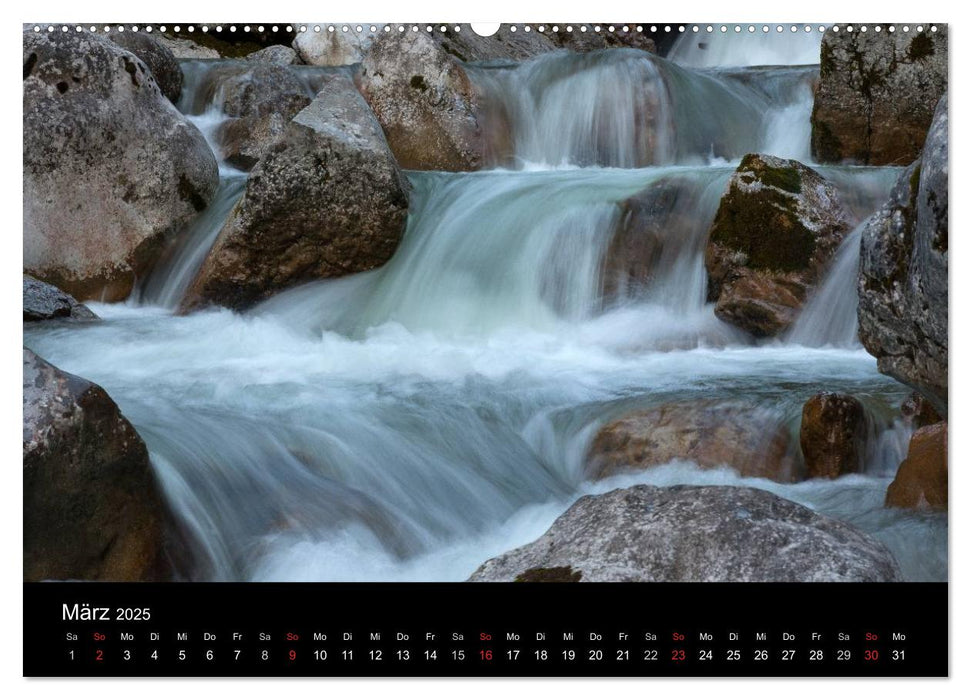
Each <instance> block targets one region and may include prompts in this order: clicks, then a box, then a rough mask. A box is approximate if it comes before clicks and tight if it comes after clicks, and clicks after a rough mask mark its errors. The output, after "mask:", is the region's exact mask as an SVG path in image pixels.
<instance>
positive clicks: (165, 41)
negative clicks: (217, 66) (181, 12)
mask: <svg viewBox="0 0 971 700" xmlns="http://www.w3.org/2000/svg"><path fill="white" fill-rule="evenodd" d="M158 40H159V42H160V43H161V44H162V45H163V46H165V48H167V49H168V50H169V51H171V52H172V55H173V56H175V57H176V58H177V59H179V58H222V54H220V53H219V52H218V51H216V49H214V48H211V47H209V46H202V45H201V44H198V43H196V42H195V41H193V40H192V39H188V38H186V37H184V36H182V37H172V36H166V35H164V34H159V35H158Z"/></svg>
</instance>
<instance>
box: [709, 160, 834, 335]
mask: <svg viewBox="0 0 971 700" xmlns="http://www.w3.org/2000/svg"><path fill="white" fill-rule="evenodd" d="M850 228H851V220H850V216H849V214H848V213H847V212H846V210H845V209H844V208H843V205H842V203H841V202H840V198H839V194H838V192H837V191H836V188H835V187H834V186H833V185H832V183H830V182H828V181H827V180H826V179H824V178H823V177H822V176H820V175H819V174H818V173H817V172H816V171H815V170H812V169H811V168H808V167H806V166H805V165H803V164H802V163H799V162H798V161H795V160H787V159H784V158H776V157H774V156H769V155H762V154H749V155H747V156H745V157H744V158H743V159H742V162H741V163H740V164H739V166H738V168H737V169H736V171H735V173H734V174H733V175H732V177H731V179H730V180H729V183H728V189H727V191H726V193H725V195H724V196H723V197H722V200H721V203H720V205H719V207H718V211H717V213H716V214H715V220H714V223H713V224H712V227H711V230H710V232H709V235H708V245H707V248H706V250H705V267H706V268H707V271H708V299H709V301H711V302H714V304H715V314H716V315H717V316H718V317H719V318H720V319H722V320H723V321H725V322H727V323H730V324H732V325H734V326H737V327H738V328H741V329H742V330H745V331H747V332H749V333H751V334H752V335H754V336H756V337H767V336H775V335H778V334H780V333H782V332H783V331H785V330H786V329H787V328H789V326H790V325H791V324H792V323H793V321H795V319H796V317H797V316H798V314H799V311H800V309H801V308H802V305H803V304H804V303H805V301H806V299H807V298H808V296H809V293H810V292H811V290H812V289H813V287H814V286H815V285H816V284H817V283H818V282H819V280H820V278H821V276H822V273H823V272H824V270H825V268H826V266H827V264H828V263H829V261H830V260H831V258H832V256H833V254H834V253H835V252H836V249H837V248H838V247H839V244H840V242H841V241H842V240H843V238H844V236H845V235H846V234H847V233H848V232H849V230H850Z"/></svg>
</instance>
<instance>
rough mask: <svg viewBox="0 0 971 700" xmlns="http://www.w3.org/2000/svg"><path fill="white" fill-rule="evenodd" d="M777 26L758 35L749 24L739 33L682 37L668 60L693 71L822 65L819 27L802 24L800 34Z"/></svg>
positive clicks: (730, 28) (760, 28) (695, 33)
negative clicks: (734, 67)
mask: <svg viewBox="0 0 971 700" xmlns="http://www.w3.org/2000/svg"><path fill="white" fill-rule="evenodd" d="M776 27H777V25H772V26H771V27H769V30H770V31H768V32H764V31H762V26H761V25H760V26H757V27H756V28H755V29H756V31H754V32H749V31H748V25H745V26H743V27H742V31H740V32H735V31H734V28H735V27H734V25H732V26H730V27H729V28H728V31H727V32H721V31H719V29H720V26H718V27H715V31H714V32H712V33H708V32H705V31H703V30H702V31H699V32H685V33H684V34H682V35H681V36H680V37H678V39H677V41H676V42H675V44H674V46H673V47H672V48H671V51H670V52H668V58H669V59H670V60H672V61H674V62H675V63H677V64H679V65H682V66H686V67H690V68H715V67H720V66H797V65H810V64H816V63H819V49H820V45H821V44H822V40H823V33H822V32H820V31H819V27H818V26H817V25H813V26H812V31H809V32H806V31H804V30H805V26H803V25H799V26H798V31H790V29H791V25H786V26H785V27H784V31H781V32H779V31H776Z"/></svg>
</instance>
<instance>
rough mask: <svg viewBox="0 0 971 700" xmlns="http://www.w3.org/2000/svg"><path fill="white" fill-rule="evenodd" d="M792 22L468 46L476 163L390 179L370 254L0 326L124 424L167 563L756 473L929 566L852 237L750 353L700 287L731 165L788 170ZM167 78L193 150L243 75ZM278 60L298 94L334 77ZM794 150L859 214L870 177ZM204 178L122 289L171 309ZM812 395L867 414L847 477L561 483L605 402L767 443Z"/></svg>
mask: <svg viewBox="0 0 971 700" xmlns="http://www.w3.org/2000/svg"><path fill="white" fill-rule="evenodd" d="M729 39H730V40H731V41H729ZM736 40H737V41H736ZM702 41H703V42H704V43H705V44H706V45H705V46H701V45H700V44H699V42H702ZM818 41H819V38H818V36H815V35H807V36H804V35H803V34H802V33H799V34H798V35H795V36H793V35H790V34H789V33H788V32H787V33H786V34H785V35H784V36H781V37H777V36H776V35H775V34H774V33H772V34H770V35H769V36H762V35H761V34H759V35H756V36H751V37H749V36H747V35H746V36H744V37H740V36H731V37H727V36H721V35H714V36H702V35H685V36H684V37H682V38H681V39H680V40H679V41H678V44H677V45H676V46H675V47H674V49H673V51H672V54H671V58H672V59H673V60H665V59H663V58H659V57H657V56H652V55H649V54H646V53H643V52H639V51H635V50H629V49H612V50H607V51H599V52H593V53H589V54H585V55H576V54H570V53H567V52H558V53H554V54H548V55H544V56H539V57H537V58H534V59H532V60H529V61H525V62H523V63H520V64H510V63H495V64H487V63H482V64H469V65H468V66H467V68H468V72H469V75H470V79H471V81H472V83H473V85H474V87H475V90H476V94H477V98H478V99H477V107H478V108H479V109H480V115H479V116H480V123H481V125H482V128H483V138H484V140H485V142H486V145H487V162H488V164H489V169H486V170H483V171H481V172H472V173H443V172H408V173H406V175H407V177H408V179H409V181H410V183H411V185H412V193H411V199H410V205H409V214H408V220H407V224H406V230H405V232H404V236H403V239H402V241H401V243H400V245H399V247H398V249H397V251H396V252H395V254H394V256H393V258H392V259H391V260H390V261H389V262H388V263H386V264H385V265H384V266H382V267H380V268H378V269H375V270H372V271H369V272H365V273H361V274H356V275H350V276H347V277H343V278H340V279H333V280H324V281H319V282H313V283H309V284H306V285H303V286H300V287H297V288H295V289H291V290H288V291H285V292H283V293H280V294H277V295H275V296H273V297H272V298H270V299H268V300H267V301H265V302H263V303H262V304H260V305H259V306H257V307H256V308H254V309H252V310H250V311H248V312H246V313H233V312H230V311H228V310H224V309H215V308H210V309H205V310H200V311H195V312H193V313H190V314H186V315H178V314H171V313H163V312H161V311H159V310H158V309H151V308H144V307H140V306H138V305H135V304H130V305H105V304H93V305H92V306H93V307H94V309H95V311H96V312H97V313H98V314H99V316H101V317H102V319H103V321H102V322H100V323H95V324H81V325H76V326H75V327H72V328H70V329H66V328H65V326H64V324H27V325H25V328H24V335H25V344H26V345H28V346H29V347H31V348H32V349H34V350H35V351H37V352H38V353H39V354H41V355H42V356H44V357H45V358H46V359H48V360H50V361H51V362H53V363H55V364H56V365H58V366H59V367H62V368H63V369H65V370H66V371H69V372H73V373H76V374H79V375H81V376H84V377H86V378H89V379H91V380H92V381H96V382H98V383H99V384H100V385H102V386H103V387H105V389H106V390H107V391H108V392H109V393H110V394H111V396H112V398H113V399H114V400H115V401H116V402H117V403H118V405H119V406H120V408H121V409H122V411H123V412H124V414H125V416H126V417H127V418H128V419H129V420H130V421H131V422H132V424H133V425H134V426H135V427H136V428H137V430H138V432H139V434H140V435H141V436H142V437H143V438H144V440H145V442H146V444H147V446H148V448H149V451H150V454H151V459H152V463H153V465H154V468H155V472H156V475H157V477H158V480H159V483H160V484H161V487H162V489H163V491H164V494H165V497H166V500H167V502H168V505H169V506H170V508H171V510H172V512H173V513H174V514H175V516H176V517H177V518H178V521H179V522H180V523H181V524H182V526H183V527H184V529H185V530H186V531H188V532H189V533H190V534H191V536H192V537H191V541H192V545H193V554H194V558H195V560H196V561H197V568H196V569H195V570H192V571H186V572H181V573H183V574H184V575H186V576H187V577H191V578H198V579H205V580H304V581H310V580H319V581H326V580H357V581H360V580H389V581H404V580H425V581H428V580H462V579H464V578H466V577H467V576H468V575H469V574H470V573H471V572H472V571H473V570H474V569H475V568H476V567H477V566H478V565H479V564H481V563H482V561H484V560H485V559H486V558H488V557H491V556H494V555H497V554H499V553H502V552H504V551H507V550H509V549H511V548H513V547H517V546H520V545H522V544H525V543H526V542H528V541H530V540H532V539H535V538H536V537H538V536H539V535H541V534H542V533H543V532H544V531H545V530H546V529H547V528H548V527H549V525H550V524H551V523H552V522H553V520H554V519H555V518H556V517H557V516H558V515H560V514H561V513H562V512H563V511H564V510H565V509H566V508H567V507H569V505H570V504H571V503H572V502H573V501H574V500H575V499H576V498H578V497H580V496H582V495H584V494H587V493H599V492H604V491H607V490H610V489H613V488H618V487H624V486H629V485H631V484H633V483H651V484H656V485H661V486H665V485H671V484H686V483H687V484H731V485H746V486H755V487H758V488H764V489H768V490H772V491H774V492H775V493H778V494H780V495H782V496H784V497H786V498H790V499H792V500H796V501H798V502H800V503H803V504H805V505H807V506H809V507H811V508H813V509H815V510H817V511H819V512H821V513H825V514H827V515H830V516H832V517H836V518H840V519H843V520H846V521H848V522H851V523H852V524H854V525H856V526H858V527H860V528H862V529H864V530H865V531H867V532H869V533H871V534H873V535H874V536H876V537H878V538H879V539H881V540H882V541H884V542H885V543H886V544H887V545H888V546H889V547H891V549H892V550H893V551H894V553H895V555H897V556H898V558H899V559H900V561H901V564H902V566H903V568H904V573H905V575H906V576H907V577H908V578H911V579H941V578H945V577H946V572H947V569H946V550H947V522H946V516H943V517H937V516H933V515H930V516H926V517H924V516H921V517H919V518H917V517H913V516H912V515H910V514H901V513H899V512H896V511H892V510H886V509H884V508H883V507H882V504H883V498H884V495H885V493H886V488H887V483H888V482H889V474H890V472H891V470H892V468H893V467H894V466H895V464H896V463H899V459H900V458H901V455H902V453H903V450H904V449H905V448H906V439H907V436H908V434H909V433H908V428H906V426H903V425H901V424H899V423H894V422H893V416H894V415H895V414H896V412H897V407H898V406H899V404H900V402H901V400H902V399H903V398H904V397H905V396H906V395H907V393H908V390H907V389H906V388H904V387H902V386H901V385H899V384H898V383H897V382H895V381H894V380H892V379H890V378H888V377H886V376H884V375H882V374H880V373H879V372H877V370H876V367H875V363H874V362H873V360H872V358H871V357H870V356H869V355H867V354H866V353H865V352H863V351H862V350H860V349H858V348H857V347H856V344H855V340H854V338H855V335H854V331H853V327H854V325H855V324H854V322H853V321H852V320H851V319H852V318H853V317H855V312H856V294H855V289H854V280H855V276H856V273H855V270H856V266H857V260H856V256H857V255H858V249H859V237H860V233H859V229H857V230H856V231H854V232H853V233H852V234H850V235H849V236H847V239H846V241H845V242H844V243H843V245H842V247H841V248H840V249H839V252H838V254H837V256H836V258H835V259H834V261H833V263H832V265H831V267H830V269H829V271H828V272H827V274H826V276H825V279H824V280H823V282H822V283H821V285H820V287H819V289H818V291H817V293H816V294H815V295H814V297H813V298H812V299H811V300H810V301H809V304H808V305H807V307H806V310H805V312H804V313H803V315H802V317H800V318H799V319H798V321H797V323H796V325H795V328H794V329H793V331H792V334H791V335H790V336H789V337H788V338H787V339H786V341H787V342H785V343H765V344H753V343H752V341H751V340H750V339H749V338H748V337H747V336H745V335H744V334H742V333H740V332H737V331H736V330H734V329H733V328H732V327H730V326H728V325H726V324H724V323H722V322H721V321H719V320H718V319H717V318H716V317H715V315H714V313H713V308H712V305H711V304H709V303H708V302H707V301H706V286H707V285H706V271H705V264H704V251H705V247H706V243H707V235H708V231H709V229H710V227H711V223H712V220H713V219H714V216H715V212H716V210H717V208H718V205H719V202H720V200H721V197H722V195H723V194H724V191H725V188H726V186H727V182H728V179H729V178H730V177H731V175H732V173H733V172H734V169H735V165H734V164H733V163H734V162H735V161H737V159H738V158H740V157H741V156H742V155H744V154H746V153H749V152H767V153H773V154H776V155H780V156H786V157H796V158H800V159H803V160H809V158H808V153H809V131H808V129H809V126H808V125H809V114H810V110H811V105H812V98H811V95H812V85H813V83H814V81H815V80H816V77H817V74H818V69H817V68H816V67H815V66H799V65H796V64H802V63H815V62H816V60H817V57H818V49H819V43H818ZM733 42H734V46H735V47H739V48H733ZM753 42H754V43H753ZM759 42H762V43H759ZM742 59H745V60H744V61H743V60H742ZM743 63H744V64H745V65H742V64H743ZM750 63H759V64H777V67H771V68H768V67H761V68H760V67H753V66H752V65H748V64H750ZM779 64H782V65H781V67H780V66H779ZM182 67H183V72H184V74H185V87H184V89H183V95H182V98H181V100H180V102H179V105H178V106H179V108H180V109H181V110H182V112H183V113H184V114H186V115H187V117H188V118H189V119H190V120H191V121H193V123H195V124H196V125H197V126H199V128H200V129H201V130H202V131H203V133H204V134H205V135H206V137H207V139H209V142H210V144H211V145H212V146H213V148H214V150H215V152H217V153H218V152H219V149H218V143H217V142H218V134H219V130H220V128H221V126H222V124H223V123H224V122H225V120H226V119H227V116H226V115H225V114H224V112H223V108H222V105H223V102H224V100H223V96H222V90H223V87H224V86H225V84H226V81H227V80H229V79H230V78H232V77H234V76H238V75H239V74H240V73H242V72H245V71H249V70H252V68H253V67H252V65H251V64H249V63H247V62H244V61H234V60H218V61H195V60H193V61H183V62H182ZM288 70H292V71H294V73H295V74H296V75H297V76H298V77H299V79H300V80H301V84H302V85H303V87H304V89H305V90H306V91H307V94H308V95H312V94H314V92H315V91H316V87H317V85H318V84H319V79H320V76H321V75H322V74H323V72H324V71H328V70H338V69H318V68H315V67H311V66H300V67H291V68H288ZM339 70H344V69H339ZM813 167H815V168H816V169H818V170H819V172H820V174H822V175H823V176H824V177H826V178H827V179H829V180H831V181H832V182H833V183H834V184H835V186H836V188H837V189H838V190H839V192H840V195H841V198H842V199H843V202H844V205H845V206H846V208H847V210H848V211H849V213H850V215H851V218H854V219H858V220H862V219H863V218H865V217H866V216H868V215H869V214H870V212H872V211H873V209H874V208H875V207H876V206H877V203H878V202H879V201H880V200H881V199H882V198H885V197H886V194H887V193H888V192H889V188H890V187H891V186H892V183H893V181H894V180H895V179H896V176H897V174H898V173H899V169H896V168H870V167H843V166H813ZM220 175H221V181H220V187H219V190H218V193H217V195H216V197H215V199H214V201H213V202H212V204H211V205H210V206H209V207H208V208H207V210H206V211H204V212H202V213H201V214H200V216H199V217H198V218H197V219H196V221H194V222H193V223H192V224H191V225H190V226H189V227H187V228H186V229H185V230H184V231H182V232H181V233H180V234H179V235H178V236H177V239H176V240H175V242H174V243H173V246H172V248H171V249H170V250H169V251H167V253H166V254H165V256H164V257H163V259H162V260H161V262H160V263H159V265H158V267H157V268H156V269H155V270H154V271H153V272H152V274H151V275H150V276H149V277H148V278H147V279H146V280H145V281H144V283H143V284H142V285H141V287H140V289H139V300H140V301H141V302H142V303H144V304H145V305H153V306H163V307H167V308H169V309H171V308H173V307H175V306H177V305H178V303H179V301H180V300H181V297H182V296H183V295H184V293H185V289H186V287H187V285H188V284H189V283H190V282H191V280H192V278H193V276H194V275H195V274H196V271H197V270H198V269H199V266H200V265H201V264H202V262H203V261H204V259H205V256H206V254H207V253H208V251H209V249H210V248H211V246H212V243H213V241H214V239H215V236H217V235H218V232H219V231H220V229H221V228H222V225H223V223H224V221H225V219H226V217H227V216H228V215H229V212H230V211H231V210H232V208H233V207H234V206H235V203H236V201H237V200H238V198H239V197H240V195H241V192H242V190H243V188H244V185H245V178H246V175H245V174H244V173H240V172H238V171H236V170H234V169H233V168H231V167H229V166H227V165H226V164H225V163H220ZM67 333H70V337H69V341H68V342H65V337H66V334H67ZM820 390H830V391H844V392H847V393H850V394H853V395H854V396H858V397H860V398H861V400H862V401H864V402H865V403H866V407H867V410H868V412H870V413H871V414H872V415H874V416H876V417H877V418H878V419H879V420H876V419H875V420H874V421H872V426H871V427H872V428H873V430H872V435H871V436H870V439H869V441H868V447H867V453H866V459H865V469H864V473H862V474H855V475H852V476H847V477H843V478H841V479H838V480H835V481H828V480H814V481H811V482H805V483H798V484H788V483H775V482H770V481H767V480H765V479H752V478H742V477H740V476H739V474H738V473H737V472H736V471H733V469H732V467H733V466H734V467H737V466H738V465H725V466H724V467H723V468H716V469H707V470H702V469H700V468H698V466H697V465H695V464H693V463H689V462H686V461H684V460H681V459H675V460H673V461H671V462H670V463H668V464H664V465H660V466H658V467H657V468H654V469H650V470H647V471H644V472H639V473H635V474H630V475H624V476H618V477H612V478H611V479H609V480H606V481H601V482H591V481H588V474H587V472H586V471H585V465H586V462H587V458H588V452H587V450H588V448H589V446H590V444H591V443H592V441H593V439H594V437H595V436H596V434H597V432H598V431H599V429H600V428H601V427H602V426H603V425H604V423H605V421H608V420H610V419H612V418H614V417H618V416H620V415H625V414H626V413H629V412H630V411H634V410H639V409H642V408H652V407H658V406H662V405H666V404H668V403H685V402H687V403H691V402H696V401H716V402H739V401H746V402H750V403H751V405H752V410H751V413H752V414H757V415H759V416H766V417H768V418H767V421H768V422H771V423H772V424H773V425H783V426H787V427H788V428H789V429H790V432H792V433H794V434H796V433H798V426H799V420H800V418H801V415H802V407H803V404H804V402H805V401H806V399H807V398H808V397H809V396H812V395H813V394H815V393H816V392H818V391H820ZM746 405H748V404H746ZM747 412H748V411H747V410H746V413H747ZM747 417H748V416H747V415H741V416H740V419H743V420H744V419H746V418H747ZM888 426H889V427H888Z"/></svg>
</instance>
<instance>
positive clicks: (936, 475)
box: [886, 421, 947, 510]
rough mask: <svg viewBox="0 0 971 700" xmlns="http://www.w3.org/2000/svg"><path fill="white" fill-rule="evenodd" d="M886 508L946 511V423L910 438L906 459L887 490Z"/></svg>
mask: <svg viewBox="0 0 971 700" xmlns="http://www.w3.org/2000/svg"><path fill="white" fill-rule="evenodd" d="M886 505H887V507H888V508H917V509H921V510H947V422H946V421H943V422H941V423H935V424H934V425H929V426H926V427H924V428H921V429H920V430H918V431H917V432H916V433H914V435H913V437H911V438H910V449H909V450H908V451H907V459H905V460H904V461H903V462H901V464H900V468H899V469H898V470H897V476H896V477H895V478H894V480H893V482H892V483H891V484H890V486H889V488H887V501H886Z"/></svg>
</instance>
